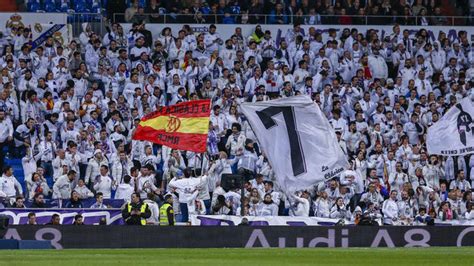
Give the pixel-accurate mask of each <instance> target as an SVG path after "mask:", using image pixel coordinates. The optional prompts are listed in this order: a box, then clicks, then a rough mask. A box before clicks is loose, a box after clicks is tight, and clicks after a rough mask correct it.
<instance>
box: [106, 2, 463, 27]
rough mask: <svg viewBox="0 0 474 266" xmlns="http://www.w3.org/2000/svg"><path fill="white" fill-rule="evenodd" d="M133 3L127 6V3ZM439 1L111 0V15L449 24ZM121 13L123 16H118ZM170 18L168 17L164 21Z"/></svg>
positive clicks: (235, 20)
mask: <svg viewBox="0 0 474 266" xmlns="http://www.w3.org/2000/svg"><path fill="white" fill-rule="evenodd" d="M127 3H129V4H127ZM452 6H453V7H456V8H459V9H460V10H462V11H461V13H460V14H459V15H467V16H469V10H470V6H469V1H465V0H458V1H453V3H452ZM450 8H451V7H449V6H447V5H444V6H443V3H442V1H439V0H428V1H427V0H413V1H405V0H401V1H391V0H379V1H373V0H369V1H364V0H354V1H346V0H344V1H341V0H336V1H323V0H303V1H296V0H292V1H259V0H251V1H244V0H237V1H226V0H219V1H217V0H216V1H199V0H195V1H181V0H174V1H160V0H148V1H145V0H132V1H129V2H127V1H123V0H118V1H111V0H109V3H108V7H107V9H106V10H107V12H108V13H113V14H115V17H114V18H115V19H118V20H124V21H125V22H129V23H132V22H140V21H143V20H145V21H147V22H155V23H156V22H158V23H162V22H167V23H222V24H236V23H238V24H247V23H248V24H258V23H261V24H263V23H265V24H288V23H301V24H307V25H316V24H327V25H331V24H342V25H351V24H355V25H367V24H368V25H391V24H393V23H399V24H401V25H423V26H427V25H447V24H448V23H451V22H452V21H448V19H447V17H446V16H445V15H443V10H447V9H450ZM119 14H122V15H119ZM165 16H166V18H165Z"/></svg>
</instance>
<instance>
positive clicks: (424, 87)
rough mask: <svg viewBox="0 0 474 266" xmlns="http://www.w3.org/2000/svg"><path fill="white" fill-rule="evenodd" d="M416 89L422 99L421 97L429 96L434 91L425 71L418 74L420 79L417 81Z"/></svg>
mask: <svg viewBox="0 0 474 266" xmlns="http://www.w3.org/2000/svg"><path fill="white" fill-rule="evenodd" d="M415 87H416V92H417V94H418V97H421V95H425V96H428V94H429V93H430V92H432V91H433V88H432V87H431V82H429V81H428V80H426V78H425V71H423V70H420V71H419V72H418V78H417V79H416V80H415Z"/></svg>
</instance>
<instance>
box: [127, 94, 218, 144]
mask: <svg viewBox="0 0 474 266" xmlns="http://www.w3.org/2000/svg"><path fill="white" fill-rule="evenodd" d="M210 104H211V102H210V100H197V101H190V102H184V103H179V104H176V105H172V106H168V107H160V108H159V109H158V110H156V111H155V112H153V113H150V114H148V115H146V116H144V117H143V118H142V119H141V121H140V123H139V124H138V127H137V129H136V131H135V133H134V135H133V139H135V140H147V141H151V142H153V143H157V144H162V145H166V146H168V147H171V148H173V149H179V150H188V151H194V152H205V151H206V143H207V133H208V131H209V115H210V112H211V108H210Z"/></svg>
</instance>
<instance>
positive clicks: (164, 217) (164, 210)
mask: <svg viewBox="0 0 474 266" xmlns="http://www.w3.org/2000/svg"><path fill="white" fill-rule="evenodd" d="M169 207H172V206H171V204H169V203H165V204H163V205H162V206H161V207H160V225H164V226H166V225H170V221H169V219H168V208H169ZM171 213H173V210H171Z"/></svg>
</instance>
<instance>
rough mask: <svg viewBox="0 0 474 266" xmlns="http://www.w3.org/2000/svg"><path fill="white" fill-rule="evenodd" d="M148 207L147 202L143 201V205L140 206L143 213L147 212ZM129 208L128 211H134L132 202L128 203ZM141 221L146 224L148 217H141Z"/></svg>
mask: <svg viewBox="0 0 474 266" xmlns="http://www.w3.org/2000/svg"><path fill="white" fill-rule="evenodd" d="M146 207H147V205H146V203H145V202H143V203H142V206H141V207H140V212H141V213H145V211H146ZM127 210H128V212H131V211H132V204H131V203H128V204H127ZM140 223H141V225H146V219H145V218H141V219H140Z"/></svg>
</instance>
